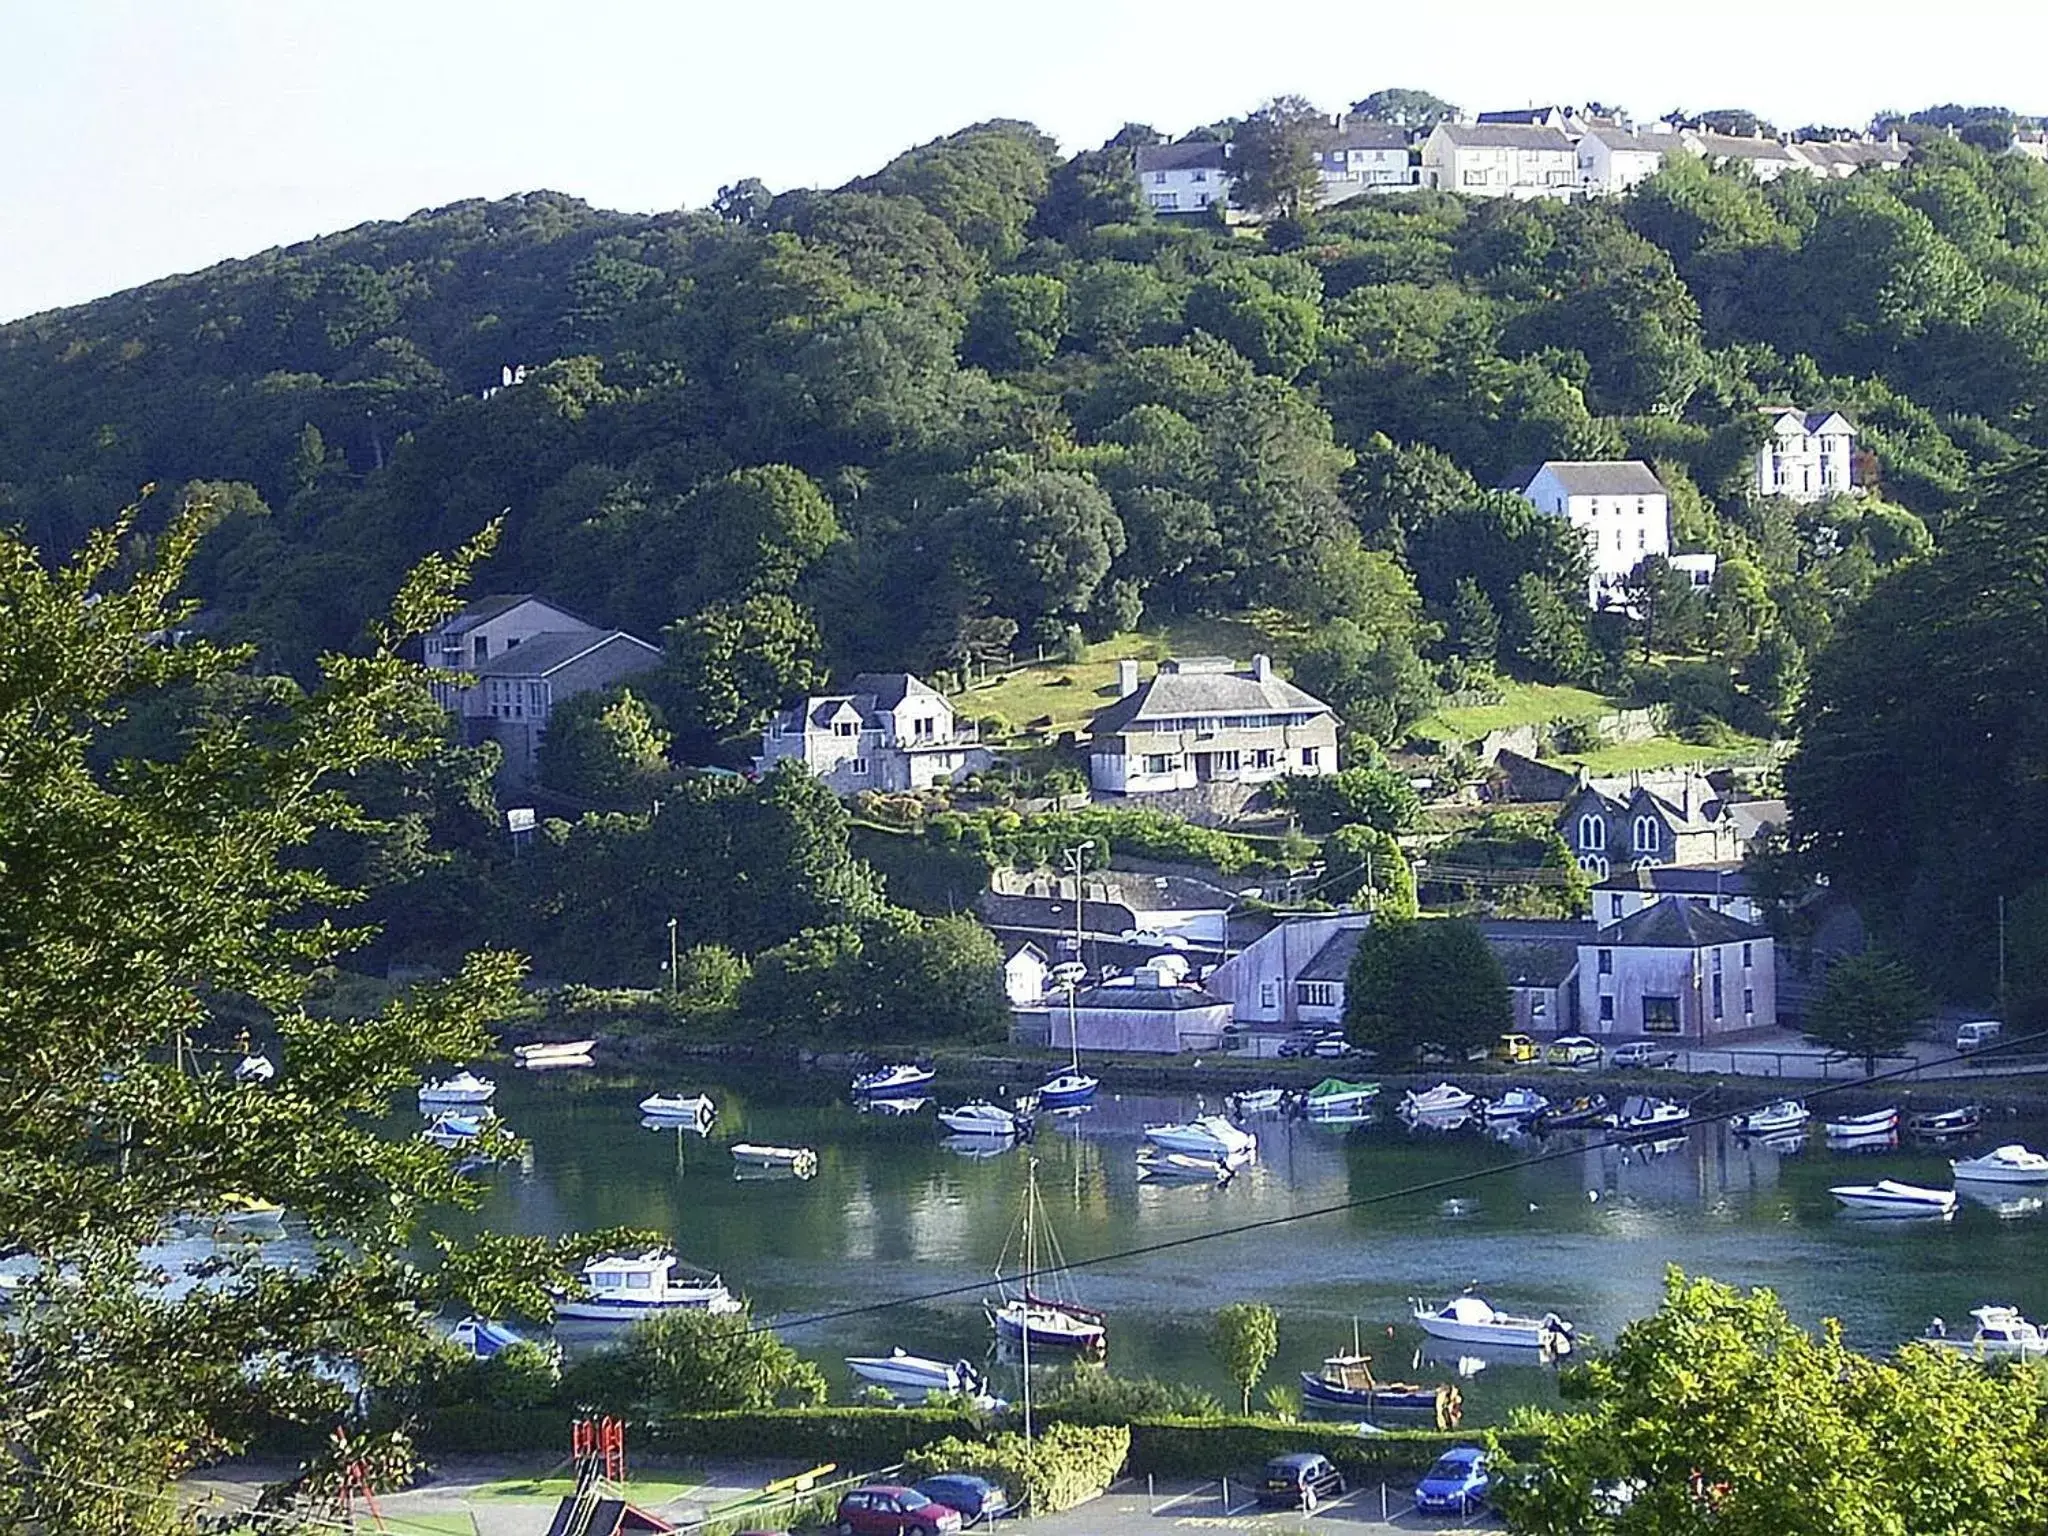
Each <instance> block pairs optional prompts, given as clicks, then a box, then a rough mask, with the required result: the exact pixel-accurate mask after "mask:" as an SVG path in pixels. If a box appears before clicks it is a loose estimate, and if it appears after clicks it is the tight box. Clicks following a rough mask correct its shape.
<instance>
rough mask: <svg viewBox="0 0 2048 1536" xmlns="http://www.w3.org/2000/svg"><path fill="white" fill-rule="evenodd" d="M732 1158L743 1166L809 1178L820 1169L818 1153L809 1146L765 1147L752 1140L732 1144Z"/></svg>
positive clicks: (738, 1164)
mask: <svg viewBox="0 0 2048 1536" xmlns="http://www.w3.org/2000/svg"><path fill="white" fill-rule="evenodd" d="M732 1160H733V1162H734V1163H735V1164H736V1165H737V1166H739V1167H741V1168H770V1169H774V1170H775V1171H777V1172H780V1173H786V1174H790V1175H793V1176H794V1177H796V1178H799V1179H808V1178H809V1177H810V1176H811V1175H812V1174H814V1173H816V1172H817V1171H818V1154H817V1153H815V1152H813V1151H812V1150H811V1149H810V1148H809V1147H764V1146H758V1145H756V1144H755V1143H753V1142H751V1141H736V1142H734V1143H733V1145H732Z"/></svg>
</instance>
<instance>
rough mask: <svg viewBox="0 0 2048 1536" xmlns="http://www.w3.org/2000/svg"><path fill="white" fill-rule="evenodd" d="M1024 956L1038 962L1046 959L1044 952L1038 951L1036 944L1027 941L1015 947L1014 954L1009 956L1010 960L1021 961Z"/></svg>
mask: <svg viewBox="0 0 2048 1536" xmlns="http://www.w3.org/2000/svg"><path fill="white" fill-rule="evenodd" d="M1026 956H1029V957H1031V958H1032V959H1035V960H1039V961H1043V960H1044V959H1045V958H1046V954H1045V951H1044V950H1042V949H1040V948H1039V947H1038V946H1037V945H1036V944H1033V943H1032V942H1031V941H1030V940H1028V939H1027V940H1025V942H1024V943H1022V944H1020V945H1018V946H1017V949H1016V952H1015V953H1014V954H1012V955H1011V956H1010V959H1011V960H1022V959H1024V958H1025V957H1026Z"/></svg>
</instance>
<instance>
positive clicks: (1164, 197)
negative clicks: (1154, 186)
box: [1152, 192, 1180, 213]
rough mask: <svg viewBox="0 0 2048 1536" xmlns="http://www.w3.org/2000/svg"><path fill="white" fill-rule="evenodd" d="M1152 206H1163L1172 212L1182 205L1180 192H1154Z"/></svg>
mask: <svg viewBox="0 0 2048 1536" xmlns="http://www.w3.org/2000/svg"><path fill="white" fill-rule="evenodd" d="M1152 206H1153V207H1154V208H1163V209H1165V210H1166V211H1167V212H1169V213H1171V212H1173V211H1174V210H1175V209H1177V208H1178V207H1180V194H1179V193H1178V192H1154V193H1153V194H1152Z"/></svg>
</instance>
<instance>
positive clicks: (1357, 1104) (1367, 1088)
mask: <svg viewBox="0 0 2048 1536" xmlns="http://www.w3.org/2000/svg"><path fill="white" fill-rule="evenodd" d="M1379 1096H1380V1085H1379V1084H1378V1083H1353V1082H1347V1081H1346V1080H1345V1079H1343V1078H1341V1077H1326V1078H1324V1079H1323V1080H1322V1081H1321V1082H1320V1083H1317V1084H1316V1085H1315V1087H1313V1088H1311V1089H1309V1091H1308V1092H1307V1093H1306V1094H1305V1095H1303V1097H1302V1101H1301V1111H1302V1113H1303V1114H1305V1115H1307V1116H1308V1118H1309V1119H1311V1120H1314V1121H1316V1122H1318V1123H1319V1124H1322V1125H1359V1124H1362V1123H1364V1122H1365V1121H1367V1120H1370V1119H1371V1118H1372V1116H1373V1108H1374V1103H1375V1101H1376V1100H1377V1099H1378V1098H1379Z"/></svg>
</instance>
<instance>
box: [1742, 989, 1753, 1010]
mask: <svg viewBox="0 0 2048 1536" xmlns="http://www.w3.org/2000/svg"><path fill="white" fill-rule="evenodd" d="M1742 1011H1743V1012H1744V1013H1746V1014H1754V1013H1755V1012H1756V989H1755V988H1754V987H1744V988H1743V989H1742Z"/></svg>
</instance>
